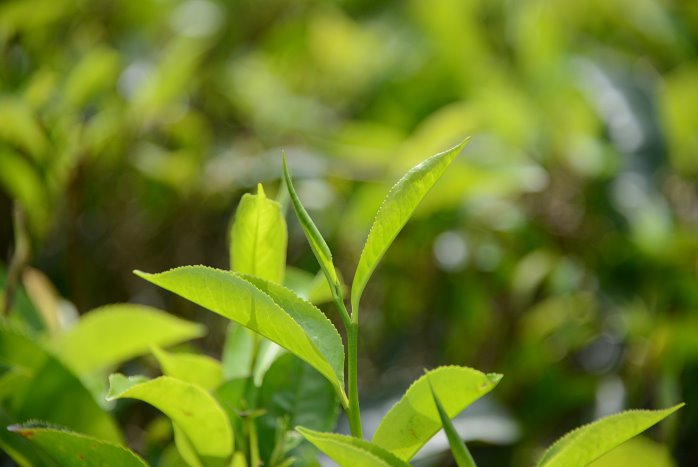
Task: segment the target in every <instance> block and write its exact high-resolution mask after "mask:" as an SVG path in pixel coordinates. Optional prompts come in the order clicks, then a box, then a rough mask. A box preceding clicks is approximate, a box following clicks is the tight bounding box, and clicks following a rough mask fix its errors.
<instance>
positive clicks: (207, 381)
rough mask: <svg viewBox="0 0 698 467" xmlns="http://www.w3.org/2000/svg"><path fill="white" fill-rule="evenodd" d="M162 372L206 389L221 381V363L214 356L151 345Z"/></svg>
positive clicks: (212, 387)
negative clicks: (180, 351) (173, 350)
mask: <svg viewBox="0 0 698 467" xmlns="http://www.w3.org/2000/svg"><path fill="white" fill-rule="evenodd" d="M152 351H153V355H155V358H157V359H158V363H160V368H162V374H164V375H167V376H172V377H174V378H177V379H181V380H182V381H186V382H188V383H192V384H194V385H197V386H200V387H201V388H203V389H206V390H212V389H216V388H217V387H218V386H219V385H220V384H221V382H222V381H223V372H222V369H221V364H220V362H219V361H218V360H216V359H215V358H211V357H209V356H206V355H199V354H192V353H179V352H178V353H173V352H167V351H165V350H162V349H161V348H160V347H157V346H153V347H152Z"/></svg>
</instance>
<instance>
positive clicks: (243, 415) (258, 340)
mask: <svg viewBox="0 0 698 467" xmlns="http://www.w3.org/2000/svg"><path fill="white" fill-rule="evenodd" d="M466 142H467V140H466V141H464V142H462V143H461V144H459V145H458V146H456V147H454V148H453V149H450V150H448V151H446V152H443V153H440V154H437V155H435V156H432V157H431V158H429V159H427V160H425V161H424V162H422V163H421V164H419V165H418V166H416V167H415V168H413V169H412V170H410V171H409V172H408V173H407V174H406V175H405V176H404V177H403V178H402V179H400V180H399V181H398V182H397V183H396V184H395V185H394V186H393V188H392V189H391V190H390V192H389V193H388V195H387V197H386V198H385V200H384V202H383V204H382V205H381V207H380V209H379V210H378V213H377V215H376V218H375V220H374V222H373V225H372V227H371V229H370V231H369V233H368V237H367V240H366V244H365V246H364V249H363V251H362V253H361V256H360V258H359V261H358V266H357V268H356V273H355V275H354V279H353V281H352V285H351V291H350V300H349V302H350V307H351V312H350V311H349V310H347V308H346V305H345V299H344V293H345V287H344V285H343V284H342V282H341V280H340V276H339V274H338V273H337V271H336V269H335V267H334V264H333V262H332V254H331V251H330V249H329V247H328V246H327V243H326V242H325V240H324V239H323V237H322V235H321V234H320V232H319V231H318V229H317V228H316V226H315V224H314V223H313V221H312V220H311V218H310V216H309V215H308V213H307V211H306V210H305V209H304V208H303V205H302V204H301V201H300V199H299V197H298V195H297V193H296V191H295V189H294V186H293V181H292V179H291V176H290V174H289V171H288V168H287V166H286V161H285V158H284V181H285V185H286V187H287V189H288V195H289V197H290V202H291V204H292V205H293V208H294V211H295V213H296V215H297V217H298V219H299V221H300V224H301V226H302V228H303V231H304V232H305V235H306V237H307V239H308V242H309V244H310V248H311V250H312V252H313V254H314V255H315V257H316V258H317V261H318V263H319V265H320V269H321V271H322V274H323V275H324V277H325V279H326V284H327V287H328V288H327V289H325V290H324V293H320V294H317V293H316V294H312V293H311V292H310V290H311V289H313V288H315V291H316V292H317V291H319V289H318V288H317V281H314V279H313V278H305V279H302V280H300V281H299V280H298V277H296V282H295V285H294V287H293V288H295V290H296V291H295V292H294V291H293V290H291V288H287V287H286V286H284V285H283V284H284V276H285V274H286V266H285V262H286V244H287V233H286V224H285V221H284V216H283V214H282V209H281V206H280V205H279V204H278V203H277V202H275V201H273V200H270V199H268V198H267V197H266V195H265V193H264V190H263V188H262V187H261V185H260V186H259V188H258V192H257V194H256V195H250V194H248V195H245V196H244V197H243V198H242V200H241V202H240V205H239V207H238V211H237V214H236V218H235V222H234V224H233V226H232V229H231V270H230V271H224V270H219V269H213V268H209V267H205V266H184V267H179V268H175V269H172V270H169V271H165V272H162V273H157V274H150V273H145V272H140V271H136V274H137V275H139V276H140V277H142V278H143V279H145V280H147V281H150V282H151V283H153V284H156V285H158V286H160V287H162V288H164V289H167V290H169V291H171V292H174V293H176V294H178V295H180V296H182V297H184V298H186V299H188V300H190V301H192V302H194V303H196V304H198V305H200V306H202V307H204V308H207V309H209V310H211V311H213V312H215V313H217V314H219V315H222V316H224V317H226V318H228V319H229V320H231V321H233V322H234V323H236V324H234V325H232V326H231V328H230V330H229V332H228V336H227V342H226V345H225V350H224V355H223V359H222V362H218V361H217V360H214V359H211V358H209V357H205V356H201V355H195V354H186V353H174V352H168V351H165V350H163V349H162V348H160V347H159V346H158V345H153V346H152V347H151V350H152V353H153V355H154V356H155V357H156V359H157V360H158V362H159V363H160V366H161V369H162V371H163V373H164V376H161V377H157V378H154V379H149V378H146V377H143V376H131V377H126V376H124V375H122V374H118V373H117V374H112V375H111V376H110V378H109V383H110V389H109V394H108V396H107V398H108V399H109V400H114V399H122V398H131V399H138V400H141V401H144V402H147V403H149V404H151V405H153V406H154V407H156V408H158V409H159V410H160V411H161V412H163V413H164V414H165V415H167V416H168V417H169V418H170V419H171V421H172V426H173V430H174V440H175V444H176V448H177V450H178V452H179V455H180V456H181V458H182V459H183V460H184V461H185V462H186V463H187V464H188V465H191V466H219V465H220V466H223V465H233V466H247V465H250V466H257V465H260V463H262V462H263V463H264V465H272V466H286V465H290V464H291V463H293V462H294V461H296V462H298V463H299V464H307V463H312V462H313V457H314V451H313V450H312V449H310V446H309V444H308V443H307V442H309V443H312V444H313V445H314V446H315V447H317V448H318V449H319V450H321V451H323V452H324V453H325V454H326V455H327V456H329V457H330V458H331V459H333V460H334V461H336V462H337V463H339V464H340V465H346V466H393V467H394V466H405V465H408V464H407V463H408V462H409V461H410V460H411V459H412V458H413V456H414V455H415V454H416V453H417V452H418V451H419V450H420V448H421V447H422V446H423V445H424V444H425V443H426V442H427V441H428V440H429V439H431V438H432V437H433V436H434V435H435V434H436V433H437V432H438V431H439V430H441V429H442V428H443V429H445V431H446V435H447V438H448V441H449V444H450V446H451V450H452V452H453V455H454V459H455V461H456V463H457V464H458V465H459V466H474V465H475V462H474V460H473V457H472V456H471V455H470V453H469V451H468V449H467V447H466V445H465V443H463V441H462V440H461V439H460V437H459V436H458V434H457V432H456V430H455V428H454V426H453V424H452V422H451V419H452V418H453V417H455V416H456V415H457V414H458V413H460V412H461V411H462V410H463V409H465V408H466V407H467V406H468V405H470V404H471V403H472V402H473V401H475V400H476V399H478V398H480V397H482V396H483V395H485V394H487V393H488V392H489V391H491V390H492V389H494V388H495V386H497V384H498V383H499V381H500V380H501V379H502V375H499V374H494V373H490V374H485V373H482V372H480V371H477V370H474V369H471V368H467V367H462V366H443V367H439V368H436V369H433V370H430V371H427V372H425V374H424V375H423V376H422V377H421V378H419V379H418V380H417V381H415V382H414V383H413V384H412V386H411V387H410V388H409V389H408V390H407V391H406V393H405V394H404V395H403V397H402V398H401V399H400V401H399V402H397V404H395V406H394V407H393V408H392V409H391V410H390V411H389V412H388V413H387V414H386V415H385V416H384V418H383V419H382V421H381V423H380V424H379V426H378V429H377V430H376V432H375V434H374V435H373V438H372V439H371V440H370V441H369V440H365V439H363V432H362V424H361V411H360V407H359V395H358V387H357V371H358V369H357V352H358V348H357V347H358V330H359V309H360V302H361V296H362V293H363V290H364V288H365V287H366V284H367V282H368V281H369V279H370V277H371V275H372V273H373V272H374V271H375V269H376V266H377V265H378V263H379V262H380V260H381V258H382V257H383V255H384V254H385V252H386V250H387V249H388V248H389V246H390V245H391V243H392V242H393V240H394V239H395V237H396V236H397V235H398V233H399V232H400V230H401V229H402V227H403V226H404V225H405V223H406V222H407V220H408V219H409V218H410V216H411V215H412V213H413V212H414V210H415V209H416V207H417V205H418V204H419V203H420V201H421V200H422V199H423V198H424V197H425V195H426V194H427V193H428V191H429V190H430V189H431V187H432V186H433V185H434V184H435V183H436V181H437V180H438V179H439V178H440V177H441V175H442V174H443V173H444V171H445V170H446V169H447V168H448V166H449V165H450V164H451V162H452V161H453V160H454V159H455V157H456V156H457V155H458V153H459V152H460V150H461V149H462V148H463V146H464V145H465V144H466ZM296 276H297V274H296ZM289 282H291V281H286V283H289ZM301 295H305V296H306V298H303V297H302V296H301ZM313 295H314V296H315V297H317V296H322V295H324V296H325V297H328V298H330V299H331V300H332V301H333V302H334V304H335V305H336V307H337V309H338V310H339V313H340V316H341V319H342V322H343V325H344V331H345V333H346V344H345V343H343V341H342V337H341V336H340V334H339V332H338V331H337V329H336V328H335V327H334V325H333V324H332V322H331V321H330V320H329V319H327V317H325V315H324V314H323V313H322V312H321V311H320V310H319V309H318V308H316V307H315V305H313V304H312V303H311V301H309V300H308V299H307V297H311V296H313ZM64 344H65V346H66V347H65V348H64V350H63V353H64V354H65V355H68V357H67V358H68V359H70V357H69V355H71V352H73V351H74V350H69V342H67V341H64ZM161 345H166V344H161ZM57 348H58V347H57ZM88 361H89V360H88ZM76 362H77V360H76ZM83 364H85V365H86V363H84V362H83ZM345 368H346V381H345ZM681 405H682V404H680V405H677V406H674V407H671V408H668V409H665V410H657V411H645V410H638V411H627V412H623V413H619V414H616V415H613V416H610V417H607V418H604V419H601V420H598V421H596V422H594V423H591V424H589V425H586V426H584V427H581V428H579V429H577V430H575V431H572V432H570V433H569V434H567V435H566V436H564V437H562V438H561V439H560V440H559V441H557V442H556V443H555V444H553V445H552V446H551V447H550V448H549V449H548V450H547V451H546V452H545V454H544V455H543V456H542V458H541V459H540V462H539V464H538V465H540V466H558V465H560V466H582V465H587V464H588V463H590V462H592V461H593V460H594V459H597V458H598V457H600V456H602V455H603V454H604V453H606V452H608V451H610V450H611V449H613V448H614V447H616V446H618V445H620V444H621V443H623V442H624V441H626V440H628V439H630V438H631V437H633V436H635V435H637V434H638V433H640V432H642V431H643V430H645V429H647V428H648V427H650V426H652V425H654V424H655V423H657V422H659V421H660V420H662V419H663V418H665V417H666V416H668V415H669V414H671V413H672V412H674V411H676V410H677V409H678V408H680V407H681ZM338 406H341V407H342V408H343V410H344V412H345V413H346V416H347V419H348V421H349V426H350V430H351V435H350V436H346V435H341V434H336V433H331V432H329V430H332V428H333V427H334V425H335V423H336V418H337V414H338V413H337V407H338ZM10 430H11V431H14V432H17V433H19V434H22V435H24V437H25V438H26V439H27V440H29V441H30V442H31V443H33V444H35V445H37V446H40V447H41V448H42V449H43V451H45V452H46V453H48V454H49V455H50V456H51V457H52V458H53V460H55V461H56V462H57V463H59V464H60V465H81V462H82V461H85V460H89V461H90V462H91V463H93V464H109V465H125V466H142V465H144V462H143V460H142V459H140V458H139V457H138V456H137V455H135V454H133V453H132V452H131V451H129V450H128V449H126V448H124V447H121V446H119V445H118V444H115V443H114V442H113V441H99V440H97V439H96V438H93V437H90V436H85V435H82V434H78V433H74V432H70V431H65V430H61V429H58V428H56V427H52V426H45V425H41V424H39V425H37V424H35V423H30V424H24V425H15V426H12V427H10ZM298 434H300V435H301V436H302V437H303V438H304V439H305V440H307V442H302V439H301V438H300V437H299V436H298Z"/></svg>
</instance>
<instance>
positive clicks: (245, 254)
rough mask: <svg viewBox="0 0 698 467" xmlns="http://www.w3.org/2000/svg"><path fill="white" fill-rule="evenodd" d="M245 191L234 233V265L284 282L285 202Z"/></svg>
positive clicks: (231, 251)
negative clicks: (282, 205)
mask: <svg viewBox="0 0 698 467" xmlns="http://www.w3.org/2000/svg"><path fill="white" fill-rule="evenodd" d="M257 187H258V188H257V194H256V195H251V194H249V193H247V194H245V195H243V197H242V199H241V200H240V204H239V205H238V208H237V212H236V213H235V222H234V223H233V228H232V229H231V233H230V242H231V245H230V255H231V259H230V268H231V269H232V270H233V271H236V272H240V273H244V274H251V275H253V276H257V277H261V278H262V279H266V280H268V281H271V282H275V283H277V284H280V283H281V282H282V281H283V279H284V269H285V268H286V243H287V240H288V234H287V232H286V221H285V220H284V217H283V215H282V213H281V206H280V205H279V203H277V202H276V201H274V200H271V199H268V198H267V197H266V195H265V194H264V189H263V188H262V185H261V184H259V185H258V186H257Z"/></svg>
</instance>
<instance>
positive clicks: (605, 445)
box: [538, 404, 684, 467]
mask: <svg viewBox="0 0 698 467" xmlns="http://www.w3.org/2000/svg"><path fill="white" fill-rule="evenodd" d="M683 405H684V404H678V405H675V406H674V407H670V408H668V409H664V410H628V411H626V412H621V413H619V414H615V415H611V416H609V417H606V418H602V419H601V420H597V421H595V422H593V423H590V424H588V425H585V426H583V427H580V428H577V429H576V430H574V431H572V432H570V433H568V434H566V435H565V436H563V437H562V438H560V440H558V441H557V442H556V443H555V444H553V445H552V446H551V447H550V448H549V449H548V450H547V451H546V452H545V454H543V457H542V458H541V460H540V462H539V463H538V465H539V466H571V467H577V466H585V465H588V464H590V463H591V462H592V461H594V460H595V459H597V458H599V457H601V456H602V455H604V454H606V453H607V452H608V451H610V450H611V449H613V448H615V447H616V446H618V445H620V444H622V443H623V442H625V441H627V440H629V439H630V438H632V437H633V436H635V435H637V434H639V433H641V432H643V431H645V430H646V429H647V428H649V427H651V426H652V425H654V424H656V423H659V422H660V421H661V420H663V419H664V418H666V417H668V416H669V415H671V414H672V413H674V412H676V411H677V410H678V409H680V408H681V407H683Z"/></svg>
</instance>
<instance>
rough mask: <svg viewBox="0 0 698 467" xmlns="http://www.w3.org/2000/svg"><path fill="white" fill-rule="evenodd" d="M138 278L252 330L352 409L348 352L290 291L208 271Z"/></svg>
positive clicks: (334, 333) (192, 269) (334, 332)
mask: <svg viewBox="0 0 698 467" xmlns="http://www.w3.org/2000/svg"><path fill="white" fill-rule="evenodd" d="M136 274H138V275H139V276H140V277H142V278H144V279H146V280H148V281H150V282H152V283H153V284H156V285H159V286H160V287H162V288H164V289H167V290H169V291H171V292H174V293H176V294H178V295H181V296H182V297H184V298H186V299H188V300H191V301H192V302H194V303H196V304H198V305H201V306H203V307H204V308H208V309H209V310H211V311H213V312H215V313H218V314H219V315H222V316H225V317H226V318H228V319H231V320H233V321H235V322H237V323H240V324H242V325H243V326H246V327H248V328H250V329H252V330H253V331H255V332H257V333H259V334H261V335H262V336H264V337H266V338H267V339H269V340H271V341H273V342H276V343H277V344H279V345H280V346H281V347H283V348H285V349H286V350H288V351H289V352H291V353H293V354H295V355H297V356H298V357H299V358H301V359H303V360H305V361H306V362H308V363H309V364H310V365H311V366H312V367H314V368H315V369H316V370H318V371H319V372H320V373H321V374H322V375H323V376H325V378H327V379H328V380H329V381H330V383H332V385H333V386H334V388H335V390H336V391H337V394H338V395H339V396H340V399H341V400H342V404H343V405H345V406H346V405H347V399H346V395H345V394H344V389H343V387H344V348H343V346H342V341H341V338H340V336H339V333H338V332H337V330H336V329H335V327H334V326H333V325H332V323H331V322H330V321H329V320H328V319H327V318H326V317H325V315H323V314H322V312H321V311H320V310H318V309H317V308H315V307H314V306H313V305H312V304H310V303H308V302H306V301H304V300H302V299H301V298H300V297H298V296H296V295H295V294H294V293H293V292H291V291H290V290H288V289H286V288H284V287H282V286H280V285H277V284H272V283H271V282H267V281H264V280H262V279H259V278H253V277H251V276H240V275H237V274H235V273H233V272H230V271H222V270H220V269H213V268H209V267H205V266H184V267H180V268H175V269H171V270H169V271H165V272H162V273H159V274H147V273H144V272H140V271H136ZM250 281H254V284H253V283H252V282H250ZM259 287H261V288H263V289H264V291H262V290H260V288H259Z"/></svg>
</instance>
